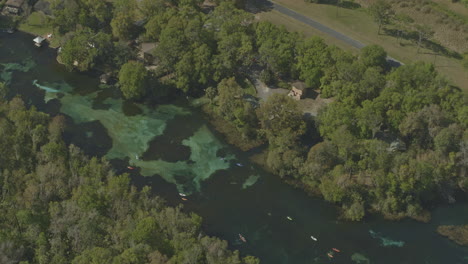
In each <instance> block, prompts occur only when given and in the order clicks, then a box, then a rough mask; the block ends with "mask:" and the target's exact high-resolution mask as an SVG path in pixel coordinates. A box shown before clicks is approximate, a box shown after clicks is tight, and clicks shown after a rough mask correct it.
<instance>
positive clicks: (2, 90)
mask: <svg viewBox="0 0 468 264" xmlns="http://www.w3.org/2000/svg"><path fill="white" fill-rule="evenodd" d="M7 95H8V86H7V85H6V84H5V83H3V82H0V99H1V100H3V99H5V97H6V96H7Z"/></svg>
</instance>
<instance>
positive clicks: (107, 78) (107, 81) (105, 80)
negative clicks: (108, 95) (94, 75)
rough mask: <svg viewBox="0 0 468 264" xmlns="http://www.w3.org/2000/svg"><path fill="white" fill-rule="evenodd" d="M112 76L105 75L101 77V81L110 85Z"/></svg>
mask: <svg viewBox="0 0 468 264" xmlns="http://www.w3.org/2000/svg"><path fill="white" fill-rule="evenodd" d="M110 78H111V75H110V73H104V74H102V75H101V76H100V77H99V80H100V81H101V83H102V84H108V83H109V81H110Z"/></svg>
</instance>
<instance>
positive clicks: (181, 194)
mask: <svg viewBox="0 0 468 264" xmlns="http://www.w3.org/2000/svg"><path fill="white" fill-rule="evenodd" d="M179 195H180V196H182V197H185V196H187V195H186V194H185V193H179Z"/></svg>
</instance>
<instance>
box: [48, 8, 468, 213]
mask: <svg viewBox="0 0 468 264" xmlns="http://www.w3.org/2000/svg"><path fill="white" fill-rule="evenodd" d="M202 2H203V1H199V0H141V1H136V0H115V1H113V2H112V3H111V2H106V1H98V2H95V1H90V0H56V1H54V3H53V4H52V11H53V17H52V18H51V20H50V23H51V24H52V25H53V26H54V28H55V30H56V32H58V34H59V35H60V36H61V38H62V39H63V40H64V45H63V46H62V52H61V53H60V58H61V61H62V62H63V63H64V64H65V65H66V66H67V67H68V68H69V69H70V70H78V71H87V70H90V69H101V70H105V71H111V72H114V73H115V76H117V78H118V83H119V86H120V89H121V90H122V94H123V95H124V96H125V97H126V98H127V99H130V100H137V101H144V100H153V99H158V98H159V99H160V98H164V97H166V96H168V95H171V96H180V95H183V96H185V94H187V95H190V96H194V97H200V96H204V97H206V98H207V99H209V100H208V101H209V104H211V105H212V109H214V111H215V112H216V113H217V114H218V115H219V116H221V117H222V118H223V119H224V120H225V121H226V122H228V123H229V124H231V125H233V126H234V127H235V128H236V129H237V131H238V133H239V135H241V136H242V137H243V139H245V140H263V141H264V142H266V144H267V154H266V156H267V158H266V165H267V166H268V168H269V169H270V170H271V171H273V172H274V173H276V174H278V175H279V176H280V177H282V178H284V179H285V180H286V181H288V182H292V183H293V184H295V185H297V186H299V187H301V188H304V189H305V190H307V191H308V192H310V193H313V194H320V195H322V196H323V197H324V198H325V199H326V200H327V201H329V202H331V203H335V204H337V205H339V206H340V207H341V208H342V211H343V217H345V218H346V219H349V220H361V219H362V218H364V217H365V216H366V214H367V213H368V212H379V213H382V214H383V215H384V216H386V217H388V218H392V219H398V218H401V217H413V218H416V219H420V220H427V219H428V217H429V216H428V211H427V210H428V209H430V208H431V207H432V206H433V205H434V204H436V203H438V202H454V201H456V200H457V198H458V197H466V192H467V191H468V176H467V169H468V133H467V126H468V104H467V100H466V95H464V94H463V93H462V92H461V91H460V89H459V88H457V87H454V86H453V85H451V83H450V82H449V81H448V80H447V79H446V78H444V77H443V76H441V75H440V74H438V73H437V71H436V69H435V67H434V66H433V65H432V64H428V63H422V62H418V63H414V64H408V65H402V66H400V67H397V68H392V67H391V66H390V65H389V64H388V63H387V61H386V57H387V54H386V52H385V51H384V50H383V49H382V48H381V47H379V46H375V45H370V46H367V47H365V48H363V49H362V50H361V51H360V53H359V54H352V53H350V52H347V51H343V50H341V49H339V48H337V47H335V46H328V45H327V44H325V42H324V41H323V40H322V39H320V38H318V37H311V38H305V37H303V36H302V35H300V34H298V33H295V32H288V31H287V30H286V29H285V28H284V27H278V26H275V25H273V24H271V23H269V22H264V21H262V22H258V21H256V20H255V19H254V16H253V15H252V14H251V13H248V12H245V11H243V10H242V9H241V8H242V6H243V2H242V1H221V0H220V1H215V2H216V3H215V4H216V7H213V6H210V7H206V6H203V5H202ZM110 9H111V10H112V13H111V12H109V10H110ZM141 42H155V43H156V47H155V48H154V50H153V51H152V56H154V58H155V64H156V67H153V68H152V69H150V70H148V69H147V68H146V67H145V65H144V62H141V61H138V60H137V52H136V49H135V43H141ZM255 72H258V77H259V79H260V80H262V81H263V82H265V83H266V84H268V85H273V86H277V87H284V88H288V87H290V85H289V82H292V81H294V80H301V81H304V82H305V83H306V85H307V86H308V89H309V90H311V91H312V90H313V91H319V92H320V95H321V96H322V97H325V98H332V99H333V103H331V104H329V105H328V106H327V107H325V108H324V109H322V110H321V111H320V112H319V113H318V115H317V116H316V117H307V116H304V115H303V113H302V112H301V110H300V109H299V108H298V105H297V102H296V101H294V100H293V99H291V98H290V97H287V96H284V95H278V94H275V95H274V96H271V97H269V98H268V100H266V101H261V102H259V101H257V100H250V99H251V97H250V96H249V93H248V85H246V84H245V83H246V80H250V79H252V78H253V77H252V76H253V75H254V73H255ZM311 142H313V143H311Z"/></svg>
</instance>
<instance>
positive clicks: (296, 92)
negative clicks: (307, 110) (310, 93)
mask: <svg viewBox="0 0 468 264" xmlns="http://www.w3.org/2000/svg"><path fill="white" fill-rule="evenodd" d="M306 88H307V86H306V84H305V83H304V82H294V83H293V84H291V91H290V92H289V93H288V96H291V97H292V98H293V99H296V100H301V98H302V97H303V96H305V93H306Z"/></svg>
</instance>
